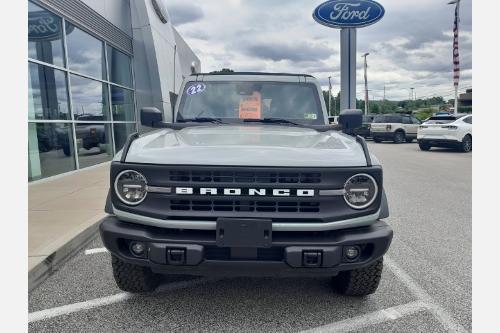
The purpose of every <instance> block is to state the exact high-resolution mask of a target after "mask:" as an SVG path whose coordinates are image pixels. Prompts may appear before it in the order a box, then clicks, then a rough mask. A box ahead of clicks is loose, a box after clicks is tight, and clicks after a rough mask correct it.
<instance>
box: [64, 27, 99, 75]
mask: <svg viewBox="0 0 500 333" xmlns="http://www.w3.org/2000/svg"><path fill="white" fill-rule="evenodd" d="M66 45H67V48H68V50H67V52H68V67H69V68H70V69H71V70H73V71H75V72H79V73H82V74H86V75H89V76H92V77H95V78H98V79H106V66H105V65H104V63H105V61H104V47H103V42H101V41H100V40H99V39H97V38H95V37H93V36H91V35H89V34H88V33H86V32H84V31H82V30H80V29H78V28H77V27H75V26H74V25H72V24H70V23H67V24H66Z"/></svg>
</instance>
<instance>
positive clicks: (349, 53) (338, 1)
mask: <svg viewBox="0 0 500 333" xmlns="http://www.w3.org/2000/svg"><path fill="white" fill-rule="evenodd" d="M384 14H385V9H384V7H382V5H381V4H379V3H378V2H376V1H374V0H328V1H326V2H324V3H322V4H320V5H319V6H318V7H316V8H315V9H314V11H313V15H312V16H313V19H314V20H315V21H316V22H318V23H319V24H322V25H324V26H327V27H330V28H335V29H340V111H342V110H346V109H356V31H357V30H356V29H357V28H362V27H366V26H369V25H371V24H374V23H375V22H377V21H379V20H380V19H381V18H382V17H383V16H384ZM365 60H366V57H365ZM365 90H366V89H365ZM365 105H366V107H367V106H368V103H365ZM365 112H366V110H365Z"/></svg>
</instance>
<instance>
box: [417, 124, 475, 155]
mask: <svg viewBox="0 0 500 333" xmlns="http://www.w3.org/2000/svg"><path fill="white" fill-rule="evenodd" d="M417 141H418V145H419V146H420V149H422V150H429V149H431V147H450V148H458V149H459V150H461V151H463V152H466V153H467V152H470V151H471V150H472V115H464V114H462V115H460V114H459V115H456V116H455V115H445V116H433V117H431V118H429V119H428V120H427V121H426V122H425V123H423V124H422V125H420V126H419V128H418V134H417Z"/></svg>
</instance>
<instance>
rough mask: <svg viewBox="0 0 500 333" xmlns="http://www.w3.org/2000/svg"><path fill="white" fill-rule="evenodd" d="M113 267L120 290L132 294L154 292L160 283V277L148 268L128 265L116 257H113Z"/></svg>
mask: <svg viewBox="0 0 500 333" xmlns="http://www.w3.org/2000/svg"><path fill="white" fill-rule="evenodd" d="M111 265H112V266H113V277H114V278H115V282H116V284H117V285H118V288H120V289H121V290H123V291H128V292H131V293H147V292H152V291H154V290H155V289H156V287H158V284H159V283H160V276H159V275H158V274H154V273H153V272H151V270H150V269H149V268H147V267H142V266H137V265H132V264H129V263H126V262H124V261H122V260H120V259H119V258H118V257H116V256H114V255H112V256H111Z"/></svg>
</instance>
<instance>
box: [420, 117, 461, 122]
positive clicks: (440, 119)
mask: <svg viewBox="0 0 500 333" xmlns="http://www.w3.org/2000/svg"><path fill="white" fill-rule="evenodd" d="M455 120H457V118H456V117H453V116H444V117H443V116H442V117H430V118H429V119H428V120H427V121H426V122H425V123H426V124H449V123H452V122H454V121H455Z"/></svg>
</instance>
